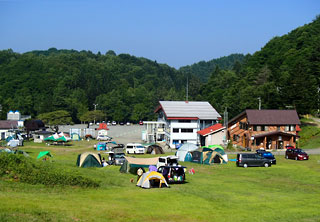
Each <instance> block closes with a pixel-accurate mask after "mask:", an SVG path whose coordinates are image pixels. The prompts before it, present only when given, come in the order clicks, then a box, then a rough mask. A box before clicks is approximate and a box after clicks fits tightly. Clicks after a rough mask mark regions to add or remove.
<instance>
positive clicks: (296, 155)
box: [286, 148, 309, 160]
mask: <svg viewBox="0 0 320 222" xmlns="http://www.w3.org/2000/svg"><path fill="white" fill-rule="evenodd" d="M286 159H295V160H308V159H309V155H308V154H307V153H306V152H304V151H303V150H302V149H294V148H293V149H287V151H286Z"/></svg>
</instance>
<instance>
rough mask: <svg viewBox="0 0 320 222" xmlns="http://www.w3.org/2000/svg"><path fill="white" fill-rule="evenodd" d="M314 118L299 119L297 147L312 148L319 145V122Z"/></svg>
mask: <svg viewBox="0 0 320 222" xmlns="http://www.w3.org/2000/svg"><path fill="white" fill-rule="evenodd" d="M315 120H317V119H314V118H308V119H307V118H303V119H301V132H300V133H299V136H300V139H299V147H301V148H304V149H313V148H319V147H320V122H319V121H315Z"/></svg>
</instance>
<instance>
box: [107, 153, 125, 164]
mask: <svg viewBox="0 0 320 222" xmlns="http://www.w3.org/2000/svg"><path fill="white" fill-rule="evenodd" d="M124 156H125V154H124V153H123V152H110V153H109V161H108V164H109V165H117V166H118V165H122V164H123V163H124V162H125V161H126V159H125V158H124Z"/></svg>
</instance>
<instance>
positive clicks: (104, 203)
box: [0, 141, 320, 221]
mask: <svg viewBox="0 0 320 222" xmlns="http://www.w3.org/2000/svg"><path fill="white" fill-rule="evenodd" d="M91 145H93V144H91ZM92 147H93V146H91V147H90V146H89V145H88V144H87V143H86V141H83V142H82V143H81V142H79V143H78V144H77V145H74V147H72V148H69V147H51V146H49V147H46V146H37V147H34V146H32V144H30V145H29V144H27V146H25V147H24V148H23V149H24V150H26V151H28V152H29V154H30V155H31V158H36V156H37V154H38V152H39V151H41V150H50V151H51V152H52V153H53V154H54V157H53V158H51V160H52V164H54V165H56V166H57V167H58V168H59V167H62V168H66V169H68V170H70V171H74V172H78V173H79V172H80V173H81V174H83V175H85V176H86V177H89V178H93V179H96V180H99V181H100V187H98V188H79V187H70V186H66V187H61V186H54V187H46V186H44V185H29V184H22V183H18V182H8V181H0V203H1V204H0V221H319V219H320V211H319V206H320V189H319V188H320V155H311V156H310V160H308V161H294V160H287V159H285V158H284V157H283V156H277V157H276V158H277V165H275V166H272V167H270V168H264V167H252V168H247V169H245V168H239V167H236V166H235V163H234V162H229V163H228V164H223V165H212V166H208V165H198V164H193V163H183V165H185V166H187V168H188V169H191V168H194V169H195V172H196V173H195V174H194V175H190V174H187V175H186V177H187V183H185V184H174V185H171V186H170V188H163V189H150V190H146V189H141V188H139V187H136V186H135V183H131V182H130V179H131V178H133V179H134V180H136V176H135V175H132V174H122V173H120V172H119V166H108V167H105V168H92V169H83V168H78V167H76V157H77V155H78V154H79V153H81V152H85V151H93V148H92ZM95 152H96V151H95ZM166 155H167V154H166ZM151 156H152V157H153V155H142V156H141V155H140V156H137V157H151ZM229 158H231V159H232V158H235V156H234V155H230V156H229Z"/></svg>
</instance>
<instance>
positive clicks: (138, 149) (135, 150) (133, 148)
mask: <svg viewBox="0 0 320 222" xmlns="http://www.w3.org/2000/svg"><path fill="white" fill-rule="evenodd" d="M126 153H128V154H129V153H131V154H144V153H145V147H144V146H142V145H141V144H140V143H128V144H127V147H126Z"/></svg>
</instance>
